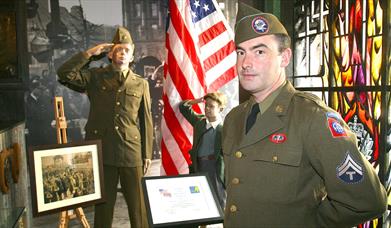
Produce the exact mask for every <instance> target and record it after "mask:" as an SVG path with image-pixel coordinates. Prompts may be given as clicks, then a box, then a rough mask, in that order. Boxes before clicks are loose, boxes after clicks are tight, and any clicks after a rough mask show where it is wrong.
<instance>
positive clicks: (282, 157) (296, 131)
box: [223, 3, 387, 228]
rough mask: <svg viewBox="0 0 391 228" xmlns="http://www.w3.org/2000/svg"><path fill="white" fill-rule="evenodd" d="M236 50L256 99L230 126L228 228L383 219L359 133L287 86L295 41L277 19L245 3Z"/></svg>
mask: <svg viewBox="0 0 391 228" xmlns="http://www.w3.org/2000/svg"><path fill="white" fill-rule="evenodd" d="M235 44H236V50H237V64H236V67H237V70H238V74H239V81H240V84H241V86H242V87H243V88H244V89H245V90H247V91H248V92H249V93H250V94H251V98H250V99H249V100H247V101H246V102H244V103H242V104H240V105H239V106H238V107H236V108H234V109H233V110H231V112H230V113H229V114H228V115H227V116H226V118H225V122H224V128H223V154H224V161H225V165H226V166H225V170H226V183H227V205H226V210H225V218H224V227H227V228H230V227H352V226H355V225H357V224H359V223H362V222H364V221H367V220H370V219H373V218H376V217H378V216H380V215H381V214H382V213H383V212H384V211H385V210H386V205H387V204H386V200H387V198H386V197H387V196H386V191H385V189H384V187H383V186H382V184H381V183H380V181H379V178H378V176H377V174H376V172H375V170H374V169H373V167H372V166H371V164H369V162H368V161H367V160H366V159H365V158H364V157H363V156H362V154H361V153H360V151H359V150H358V148H357V141H356V136H355V134H354V133H353V132H352V131H350V129H349V127H348V126H347V124H346V123H345V122H344V120H343V119H342V118H341V116H340V115H339V114H338V113H337V112H335V111H334V110H333V109H331V108H329V107H327V106H326V105H325V104H324V103H323V102H322V101H321V100H320V99H319V98H317V97H316V96H314V95H311V94H309V93H304V92H300V91H297V90H295V89H294V88H293V86H292V85H291V83H290V82H289V81H287V79H286V75H285V68H286V67H287V66H288V64H289V62H290V58H291V55H292V51H291V49H290V37H289V35H288V33H287V31H286V29H285V28H284V26H283V25H282V24H281V22H280V21H279V20H278V19H277V17H275V16H274V15H272V14H268V13H263V12H261V11H259V10H257V9H254V8H252V7H250V6H247V5H245V4H242V3H239V9H238V14H237V18H236V25H235ZM238 126H239V127H238Z"/></svg>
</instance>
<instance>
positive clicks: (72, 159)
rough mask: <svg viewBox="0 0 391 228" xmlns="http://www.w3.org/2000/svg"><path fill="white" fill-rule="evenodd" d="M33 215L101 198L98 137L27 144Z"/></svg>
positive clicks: (69, 208) (56, 210)
mask: <svg viewBox="0 0 391 228" xmlns="http://www.w3.org/2000/svg"><path fill="white" fill-rule="evenodd" d="M29 157H30V159H29V160H30V182H31V199H32V206H33V216H34V217H36V216H41V215H46V214H51V213H54V212H60V211H66V210H71V209H76V208H79V207H86V206H90V205H93V204H96V203H100V202H103V201H104V200H105V191H104V187H103V186H104V185H103V181H104V180H103V164H102V145H101V141H100V140H93V141H84V142H78V143H67V144H56V145H44V146H32V147H29Z"/></svg>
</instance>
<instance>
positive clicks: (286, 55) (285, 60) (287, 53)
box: [281, 48, 292, 67]
mask: <svg viewBox="0 0 391 228" xmlns="http://www.w3.org/2000/svg"><path fill="white" fill-rule="evenodd" d="M281 56H282V62H281V66H282V67H287V66H288V65H289V62H290V60H291V57H292V49H290V48H286V49H285V50H284V51H282V53H281Z"/></svg>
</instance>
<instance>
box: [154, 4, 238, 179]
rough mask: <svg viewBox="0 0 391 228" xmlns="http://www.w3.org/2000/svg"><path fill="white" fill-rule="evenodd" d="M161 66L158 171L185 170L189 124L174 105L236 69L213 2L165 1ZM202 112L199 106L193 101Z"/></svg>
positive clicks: (190, 133)
mask: <svg viewBox="0 0 391 228" xmlns="http://www.w3.org/2000/svg"><path fill="white" fill-rule="evenodd" d="M169 13H170V14H169V15H170V17H169V21H168V27H167V33H166V48H167V57H166V62H165V65H164V90H163V101H164V113H163V119H162V126H161V129H162V142H161V151H162V169H161V174H162V175H178V174H186V173H188V172H189V171H188V165H189V164H191V160H190V156H189V154H188V151H189V150H190V149H191V147H192V140H193V138H192V137H193V127H192V126H191V125H190V124H189V123H188V122H187V120H186V119H185V118H184V117H183V116H182V114H181V113H180V112H179V108H178V104H179V103H180V102H181V101H182V100H185V99H195V98H200V97H202V96H204V95H205V94H206V93H208V92H213V91H216V90H218V89H219V88H220V87H222V86H223V85H225V84H226V83H227V82H229V81H230V80H232V79H234V78H235V77H236V76H237V74H236V70H235V63H236V52H235V45H234V42H233V32H232V30H231V28H230V27H229V25H228V22H227V21H226V19H225V17H224V15H223V13H222V12H221V10H220V8H219V6H218V4H217V3H216V1H212V0H169ZM194 109H195V111H196V112H198V113H202V112H203V111H204V110H203V109H204V107H203V106H202V105H201V106H196V107H194Z"/></svg>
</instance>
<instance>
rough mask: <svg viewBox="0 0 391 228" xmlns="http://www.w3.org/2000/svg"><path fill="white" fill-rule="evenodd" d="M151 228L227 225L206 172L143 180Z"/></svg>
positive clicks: (145, 178)
mask: <svg viewBox="0 0 391 228" xmlns="http://www.w3.org/2000/svg"><path fill="white" fill-rule="evenodd" d="M142 186H143V193H144V198H145V204H146V209H147V214H148V222H149V227H191V226H198V225H207V224H216V223H222V222H223V211H222V209H221V207H220V204H219V202H218V199H217V196H216V192H215V191H214V189H213V188H212V187H211V184H210V179H209V177H208V176H207V174H206V173H197V174H187V175H179V176H156V177H143V179H142Z"/></svg>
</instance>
